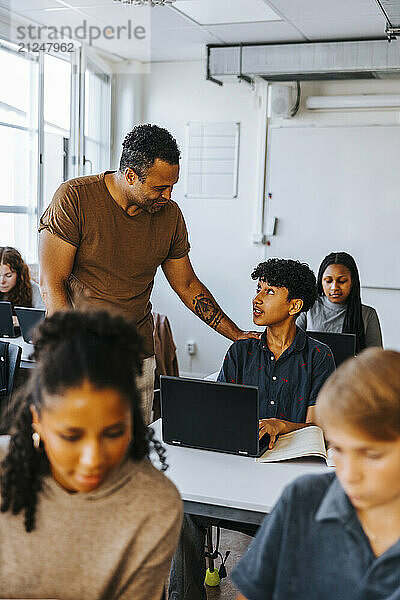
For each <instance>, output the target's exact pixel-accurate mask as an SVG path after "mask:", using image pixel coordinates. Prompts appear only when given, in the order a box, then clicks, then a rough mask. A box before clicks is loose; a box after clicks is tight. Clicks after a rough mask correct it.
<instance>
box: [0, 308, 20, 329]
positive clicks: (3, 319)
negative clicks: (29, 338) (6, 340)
mask: <svg viewBox="0 0 400 600" xmlns="http://www.w3.org/2000/svg"><path fill="white" fill-rule="evenodd" d="M17 335H19V333H18V330H17V328H16V327H14V323H13V314H12V307H11V302H6V301H4V300H2V301H0V337H11V338H13V337H17Z"/></svg>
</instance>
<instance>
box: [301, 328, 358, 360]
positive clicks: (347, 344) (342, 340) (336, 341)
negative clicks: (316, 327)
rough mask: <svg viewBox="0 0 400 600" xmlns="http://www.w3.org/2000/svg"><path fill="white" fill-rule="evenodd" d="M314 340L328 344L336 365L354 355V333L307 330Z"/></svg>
mask: <svg viewBox="0 0 400 600" xmlns="http://www.w3.org/2000/svg"><path fill="white" fill-rule="evenodd" d="M307 335H309V336H310V337H311V338H313V339H314V340H317V341H318V342H322V343H323V344H326V345H327V346H329V348H330V349H331V350H332V354H333V358H334V359H335V363H336V367H338V366H339V365H340V364H341V363H342V362H343V361H345V360H347V359H348V358H351V357H352V356H355V355H356V336H355V334H354V333H330V332H327V331H307Z"/></svg>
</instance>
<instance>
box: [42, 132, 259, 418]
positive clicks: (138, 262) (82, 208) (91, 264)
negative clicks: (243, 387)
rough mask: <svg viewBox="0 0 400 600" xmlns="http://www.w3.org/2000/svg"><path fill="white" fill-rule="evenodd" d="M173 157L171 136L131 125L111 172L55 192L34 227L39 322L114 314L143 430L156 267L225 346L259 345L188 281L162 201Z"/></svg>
mask: <svg viewBox="0 0 400 600" xmlns="http://www.w3.org/2000/svg"><path fill="white" fill-rule="evenodd" d="M179 158H180V152H179V149H178V146H177V144H176V141H175V139H174V138H173V137H172V136H171V134H170V133H169V132H168V131H166V130H165V129H162V128H160V127H157V126H156V125H139V126H137V127H135V128H134V129H133V130H132V131H131V132H130V133H128V135H127V136H126V138H125V140H124V142H123V150H122V155H121V161H120V166H119V170H118V171H115V172H114V171H106V172H105V173H101V174H100V175H89V176H86V177H78V178H76V179H71V180H70V181H67V182H65V183H63V184H62V185H61V186H60V187H59V188H58V190H57V191H56V193H55V194H54V197H53V200H52V202H51V203H50V205H49V207H48V208H47V209H46V211H45V212H44V214H43V215H42V217H41V219H40V226H39V232H40V239H39V260H40V287H41V292H42V295H43V299H44V301H45V304H46V308H47V312H48V314H52V313H53V312H55V311H56V310H61V309H65V308H68V307H70V306H71V305H72V306H74V307H85V306H90V307H93V308H98V309H100V308H103V309H108V310H114V311H115V310H116V311H119V312H120V313H122V314H123V315H125V317H127V318H129V319H132V320H134V322H135V323H136V325H137V328H138V330H139V332H140V333H141V335H142V337H143V339H144V343H145V356H144V358H145V360H144V364H143V376H142V379H141V381H140V382H139V385H140V388H141V389H142V394H143V410H144V417H145V421H146V422H149V421H150V416H151V408H152V398H153V380H154V366H155V361H154V345H153V320H152V316H151V303H150V295H151V291H152V288H153V284H154V276H155V273H156V271H157V268H158V267H159V266H160V265H161V266H162V269H163V271H164V273H165V276H166V277H167V279H168V281H169V283H170V285H171V287H172V288H173V290H174V291H175V292H176V293H177V294H178V296H179V297H180V299H181V300H182V302H183V303H184V304H185V305H186V306H187V307H188V308H190V310H192V311H193V312H194V313H195V314H196V315H197V316H198V317H199V318H200V319H202V320H203V321H204V322H205V323H207V324H208V325H209V326H210V327H212V328H213V329H215V330H216V331H218V333H220V334H222V335H224V336H225V337H227V338H229V339H230V340H237V339H241V338H245V337H258V335H257V334H255V333H249V332H244V331H242V330H240V329H239V328H238V327H237V326H236V325H235V323H233V322H232V321H231V320H230V319H229V317H228V316H227V315H225V314H224V313H223V311H222V310H221V308H220V307H219V306H218V304H217V302H216V301H215V300H214V298H213V296H212V295H211V293H210V292H209V291H208V289H207V288H206V287H205V286H204V285H203V284H202V283H201V281H199V279H198V278H197V277H196V274H195V273H194V271H193V268H192V265H191V263H190V260H189V257H188V253H189V250H190V245H189V241H188V235H187V230H186V225H185V221H184V219H183V216H182V213H181V211H180V209H179V207H178V205H177V204H176V203H175V202H174V201H173V200H171V194H172V189H173V186H174V185H175V184H176V182H177V181H178V178H179Z"/></svg>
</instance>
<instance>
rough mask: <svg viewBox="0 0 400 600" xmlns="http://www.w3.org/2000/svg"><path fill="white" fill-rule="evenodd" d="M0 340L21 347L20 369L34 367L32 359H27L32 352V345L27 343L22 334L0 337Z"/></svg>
mask: <svg viewBox="0 0 400 600" xmlns="http://www.w3.org/2000/svg"><path fill="white" fill-rule="evenodd" d="M0 340H1V341H2V342H9V343H10V344H15V346H19V347H20V348H22V355H21V368H22V369H33V368H34V367H35V363H34V361H32V360H30V359H29V356H30V355H31V354H32V352H33V345H32V344H27V342H25V341H24V338H23V337H22V335H20V336H18V337H15V338H11V337H0Z"/></svg>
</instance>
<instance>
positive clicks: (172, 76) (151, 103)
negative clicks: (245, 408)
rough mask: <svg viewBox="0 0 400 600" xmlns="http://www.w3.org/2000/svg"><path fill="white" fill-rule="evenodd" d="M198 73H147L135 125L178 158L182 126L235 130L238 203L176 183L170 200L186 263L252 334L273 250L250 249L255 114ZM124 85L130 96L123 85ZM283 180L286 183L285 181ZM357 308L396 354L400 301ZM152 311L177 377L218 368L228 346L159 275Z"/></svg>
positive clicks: (371, 115) (346, 88)
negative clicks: (159, 130) (167, 332)
mask: <svg viewBox="0 0 400 600" xmlns="http://www.w3.org/2000/svg"><path fill="white" fill-rule="evenodd" d="M204 73H205V66H204V64H203V63H200V62H187V63H184V62H182V63H159V64H153V65H151V72H150V74H148V75H143V96H142V107H143V110H142V114H141V119H138V121H140V120H141V121H142V122H152V123H157V124H159V125H162V126H164V127H166V128H167V129H169V130H170V131H171V132H172V133H173V134H174V135H175V137H176V138H177V140H178V143H179V145H180V147H181V150H182V152H183V155H184V150H185V146H184V141H185V124H186V123H187V122H188V121H239V122H240V124H241V140H240V160H239V194H238V197H237V198H235V199H233V200H217V199H209V200H192V199H190V200H188V199H185V198H184V194H183V182H182V178H181V180H180V182H179V183H178V184H177V185H176V188H175V189H174V195H173V197H174V199H175V200H176V201H177V202H178V203H179V205H180V206H181V208H182V211H183V214H184V216H185V219H186V222H187V225H188V229H189V233H190V241H191V244H192V251H191V255H190V256H191V260H192V263H193V265H194V267H195V270H196V272H197V274H198V276H199V277H200V279H201V280H202V281H203V282H204V283H205V284H206V285H207V286H208V287H209V289H210V290H211V292H212V293H213V294H214V295H215V297H216V299H217V300H218V302H220V304H221V306H222V308H223V309H224V310H225V311H226V312H227V314H228V315H229V316H230V317H231V318H232V319H233V320H235V321H236V322H237V324H238V325H239V326H241V327H243V328H252V327H253V328H254V326H252V321H251V312H250V298H251V297H252V294H253V291H254V283H253V281H252V280H251V278H250V273H251V271H252V269H253V267H254V266H255V265H256V264H257V263H258V262H259V261H260V260H263V259H264V256H266V255H267V254H270V255H273V246H272V247H271V250H268V249H267V248H265V247H257V246H254V245H253V244H252V243H251V235H252V232H253V229H254V215H255V211H256V206H257V186H258V180H257V177H258V155H257V140H258V136H259V133H260V132H259V129H260V127H259V119H260V108H259V107H258V106H259V105H257V103H256V101H255V94H254V92H253V91H252V90H251V88H250V87H249V86H248V85H246V84H244V83H242V84H238V83H235V84H227V85H225V86H224V87H222V88H221V87H218V86H217V85H215V84H212V83H210V82H207V81H206V80H205V76H204ZM124 85H125V87H126V86H127V88H128V89H132V88H130V84H129V80H126V81H125V84H124ZM302 89H303V95H304V96H306V95H323V94H345V93H384V92H387V93H399V92H400V82H397V81H351V82H309V83H304V84H302ZM128 112H129V119H132V118H133V116H134V111H133V108H132V107H130V108H128ZM126 116H127V115H126V113H125V110H124V109H123V108H122V106H121V110H120V115H119V122H120V124H123V125H124V126H125V123H126V125H127V124H128V122H129V119H128V120H127V118H126ZM136 116H137V115H136ZM394 122H396V123H397V122H399V113H397V112H393V111H386V112H385V111H382V112H380V113H378V112H376V111H375V112H373V111H369V112H362V113H351V114H350V113H335V114H327V113H324V114H322V113H318V114H311V113H310V112H306V111H304V109H303V108H301V110H300V111H299V113H298V115H297V116H296V118H295V119H292V120H289V121H281V122H280V125H282V126H289V127H290V126H293V125H296V124H297V125H299V124H302V125H307V124H309V125H310V126H318V125H327V124H338V125H340V124H350V123H351V124H355V123H358V124H363V123H366V124H371V123H376V124H384V123H394ZM276 124H277V123H276V122H275V123H272V125H276ZM121 127H122V125H120V129H119V136H120V137H121V135H122V128H121ZM128 128H129V127H128ZM114 139H115V138H114ZM183 159H184V156H183ZM394 175H395V174H394ZM282 176H287V173H286V174H285V173H283V174H282ZM361 243H365V240H360V244H361ZM321 258H322V257H321ZM304 259H305V260H306V257H304ZM361 275H362V274H361ZM363 300H364V302H366V303H367V304H368V303H369V304H372V305H373V306H375V307H376V308H377V310H378V312H379V314H380V316H381V318H382V322H383V325H384V337H385V342H386V343H387V345H389V346H391V347H397V348H400V324H399V320H398V319H397V317H396V315H397V311H396V308H397V306H398V304H399V300H400V293H399V292H394V291H392V292H391V291H386V290H385V291H379V290H364V292H363ZM153 305H154V309H155V310H157V311H158V312H163V313H165V314H167V315H168V317H169V319H170V322H171V325H172V329H173V333H174V337H175V341H176V344H177V346H178V360H179V365H180V369H181V373H182V374H188V373H192V374H195V375H204V374H206V373H209V372H212V371H215V370H217V369H218V368H219V365H220V363H221V360H222V358H223V355H224V352H225V351H226V349H227V348H228V346H229V341H228V340H225V339H224V338H222V337H221V336H219V335H218V334H216V333H215V332H213V331H212V330H210V329H209V328H208V327H206V326H205V325H204V324H203V323H201V322H200V320H199V319H197V318H196V317H195V316H194V315H192V314H191V313H190V312H189V311H188V310H187V309H186V308H185V307H184V306H183V305H182V303H181V302H180V300H179V299H178V298H177V296H176V295H175V294H174V293H173V292H172V290H171V289H170V288H169V286H168V284H167V283H166V281H165V278H164V276H163V274H162V273H159V274H158V276H157V278H156V284H155V289H154V292H153ZM188 340H191V341H195V342H196V344H197V349H198V352H197V355H196V356H194V357H193V358H192V360H190V358H189V357H188V355H187V354H186V353H185V342H186V341H188ZM397 340H399V341H397Z"/></svg>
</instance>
